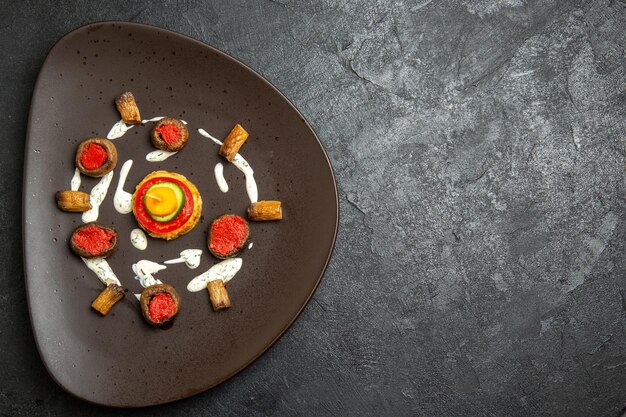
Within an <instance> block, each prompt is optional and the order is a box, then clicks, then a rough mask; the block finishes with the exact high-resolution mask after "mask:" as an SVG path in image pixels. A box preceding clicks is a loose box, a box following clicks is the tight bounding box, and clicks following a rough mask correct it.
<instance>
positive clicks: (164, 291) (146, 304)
mask: <svg viewBox="0 0 626 417" xmlns="http://www.w3.org/2000/svg"><path fill="white" fill-rule="evenodd" d="M139 304H140V305H141V313H142V314H143V317H144V319H146V321H147V322H148V323H149V324H151V325H152V326H162V325H164V324H165V323H168V322H170V321H172V320H173V319H174V317H176V315H177V314H178V311H179V310H180V296H179V295H178V293H177V292H176V290H175V289H174V287H172V286H171V285H168V284H157V285H151V286H149V287H147V288H146V289H144V290H143V291H142V293H141V297H140V299H139Z"/></svg>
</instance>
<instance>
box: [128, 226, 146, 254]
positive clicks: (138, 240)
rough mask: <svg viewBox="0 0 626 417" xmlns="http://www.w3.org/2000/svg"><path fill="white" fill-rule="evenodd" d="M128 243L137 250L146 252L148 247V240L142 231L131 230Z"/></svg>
mask: <svg viewBox="0 0 626 417" xmlns="http://www.w3.org/2000/svg"><path fill="white" fill-rule="evenodd" d="M130 243H132V245H133V246H134V247H135V248H137V249H139V250H146V248H147V247H148V238H147V237H146V234H145V233H144V232H143V230H141V229H133V230H132V231H131V232H130Z"/></svg>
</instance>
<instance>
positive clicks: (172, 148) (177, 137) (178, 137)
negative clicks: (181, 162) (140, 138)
mask: <svg viewBox="0 0 626 417" xmlns="http://www.w3.org/2000/svg"><path fill="white" fill-rule="evenodd" d="M150 140H152V144H153V145H154V147H155V148H157V149H161V150H163V151H168V152H178V151H180V150H181V149H183V148H184V147H185V145H186V144H187V140H189V131H188V130H187V126H185V124H184V123H183V122H181V121H180V120H178V119H173V118H171V117H164V118H163V119H161V120H159V121H158V122H156V123H155V124H154V126H153V127H152V131H151V132H150Z"/></svg>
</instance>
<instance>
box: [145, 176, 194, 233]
mask: <svg viewBox="0 0 626 417" xmlns="http://www.w3.org/2000/svg"><path fill="white" fill-rule="evenodd" d="M159 182H173V183H174V184H176V185H178V186H180V188H181V189H182V190H183V192H184V193H185V205H184V206H183V208H182V209H181V210H180V213H178V215H177V216H176V217H174V218H173V219H172V220H171V221H169V222H157V221H156V220H154V219H153V218H152V217H150V215H149V214H148V212H147V211H146V207H145V205H144V203H143V200H144V196H145V194H146V191H148V188H150V187H151V186H152V185H154V184H156V183H159ZM133 204H134V207H133V210H134V211H135V217H137V221H138V222H139V223H141V225H142V226H143V227H144V228H146V229H147V230H149V231H151V232H153V233H167V232H171V231H172V230H176V229H178V228H179V227H181V226H183V225H184V224H185V223H187V220H189V218H190V217H191V215H192V214H193V208H194V202H193V195H192V194H191V190H189V188H188V187H187V186H186V185H185V184H184V183H183V182H182V181H179V180H177V179H175V178H171V177H156V178H151V179H149V180H148V181H146V182H144V183H143V184H142V185H141V187H140V188H139V190H137V193H136V194H135V201H134V203H133Z"/></svg>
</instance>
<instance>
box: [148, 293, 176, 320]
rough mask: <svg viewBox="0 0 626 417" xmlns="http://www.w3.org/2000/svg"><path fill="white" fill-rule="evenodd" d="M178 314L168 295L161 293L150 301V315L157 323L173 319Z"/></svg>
mask: <svg viewBox="0 0 626 417" xmlns="http://www.w3.org/2000/svg"><path fill="white" fill-rule="evenodd" d="M175 312H176V304H175V303H174V300H173V299H172V296H171V295H169V294H168V293H164V292H160V293H158V294H156V295H155V296H154V297H152V298H151V299H150V304H149V305H148V313H150V318H151V319H152V321H154V322H155V323H160V322H162V321H163V320H165V319H167V318H168V317H171V316H172V315H173V314H174V313H175Z"/></svg>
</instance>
